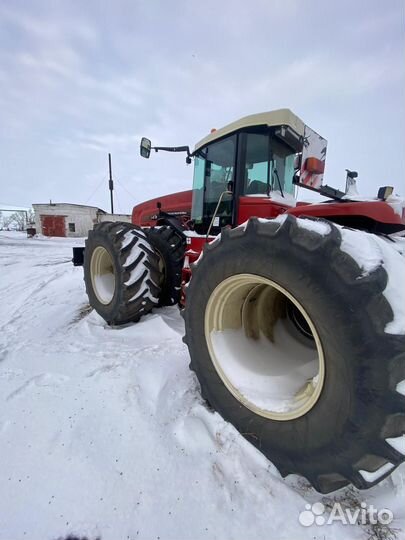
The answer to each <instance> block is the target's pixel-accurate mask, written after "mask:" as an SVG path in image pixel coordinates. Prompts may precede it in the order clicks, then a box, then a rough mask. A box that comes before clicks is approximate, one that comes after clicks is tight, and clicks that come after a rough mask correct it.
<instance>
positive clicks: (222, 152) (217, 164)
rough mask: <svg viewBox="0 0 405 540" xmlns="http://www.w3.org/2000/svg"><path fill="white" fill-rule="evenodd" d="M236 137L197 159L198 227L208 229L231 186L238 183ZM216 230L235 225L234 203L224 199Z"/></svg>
mask: <svg viewBox="0 0 405 540" xmlns="http://www.w3.org/2000/svg"><path fill="white" fill-rule="evenodd" d="M235 155H236V135H234V136H232V137H228V138H226V139H224V140H222V141H218V142H216V143H213V144H210V145H209V146H207V147H206V148H203V149H202V150H201V151H200V152H199V153H198V154H197V155H196V156H195V158H194V182H193V207H192V213H191V217H192V219H193V220H194V223H195V225H197V226H198V225H204V226H206V225H208V224H209V222H210V221H211V218H212V216H213V214H214V212H215V208H216V205H217V203H218V201H219V198H220V197H221V195H222V193H223V192H224V191H227V189H228V187H229V182H233V180H234V170H235ZM217 218H218V219H217V220H216V222H215V223H214V227H224V226H225V225H228V224H231V222H232V201H231V197H230V196H229V195H224V196H223V199H222V202H221V205H220V207H219V210H218V212H217Z"/></svg>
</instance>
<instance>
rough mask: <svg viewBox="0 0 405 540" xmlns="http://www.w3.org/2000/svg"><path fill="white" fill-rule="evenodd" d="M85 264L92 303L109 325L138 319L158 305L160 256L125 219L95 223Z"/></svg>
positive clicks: (85, 273)
mask: <svg viewBox="0 0 405 540" xmlns="http://www.w3.org/2000/svg"><path fill="white" fill-rule="evenodd" d="M83 266H84V282H85V285H86V292H87V295H88V297H89V303H90V305H91V306H92V307H93V308H94V309H95V310H96V311H97V313H98V314H99V315H100V316H101V317H102V318H103V319H104V320H105V321H106V322H107V323H108V324H114V325H121V324H126V323H129V322H136V321H138V320H139V319H140V317H141V316H142V315H145V314H147V313H149V312H150V311H151V310H152V308H153V307H154V306H156V305H157V304H158V296H159V293H160V287H159V265H158V257H157V255H156V254H155V253H154V251H153V248H152V247H151V245H150V244H149V242H148V240H147V238H146V236H145V233H144V232H143V231H142V229H141V228H139V227H137V226H135V225H132V224H131V223H121V222H114V223H113V222H103V223H99V224H97V225H95V226H94V228H93V230H92V231H89V236H88V238H87V240H86V247H85V251H84V264H83Z"/></svg>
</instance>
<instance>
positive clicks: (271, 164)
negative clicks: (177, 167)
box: [141, 109, 327, 235]
mask: <svg viewBox="0 0 405 540" xmlns="http://www.w3.org/2000/svg"><path fill="white" fill-rule="evenodd" d="M326 144H327V143H326V141H325V139H323V138H322V137H320V136H319V135H318V134H316V133H315V132H314V131H312V130H311V129H310V128H308V126H306V125H305V124H304V123H303V122H302V120H300V119H299V118H298V117H297V116H296V115H294V114H293V113H292V112H291V111H290V110H289V109H279V110H276V111H271V112H265V113H260V114H253V115H250V116H246V117H244V118H241V119H240V120H237V121H236V122H233V123H231V124H228V125H227V126H225V127H223V128H221V129H219V130H212V131H211V133H210V134H209V135H208V136H207V137H205V138H204V139H202V140H201V141H200V142H198V143H197V144H196V146H195V148H194V151H193V152H192V153H190V151H189V149H188V147H184V146H183V147H152V146H151V143H150V141H149V140H148V139H143V141H142V143H141V154H142V155H143V156H144V157H149V153H150V150H151V148H152V149H154V150H156V151H158V150H168V151H175V152H177V151H186V152H187V160H188V162H191V160H192V159H193V160H194V180H193V197H192V211H191V227H192V228H194V230H195V231H196V232H197V233H198V234H201V235H208V234H210V235H216V234H218V233H219V232H220V230H221V229H222V228H223V227H226V226H231V227H235V226H236V225H238V224H240V223H243V222H244V221H245V220H246V216H251V215H256V216H258V217H275V216H276V215H278V214H280V213H282V212H284V211H286V210H287V209H288V208H289V207H291V206H295V191H296V184H301V183H302V182H304V183H305V184H306V185H308V186H312V188H313V189H315V188H318V187H319V186H320V185H321V184H322V179H323V171H324V164H325V156H326ZM309 156H311V159H308V157H309Z"/></svg>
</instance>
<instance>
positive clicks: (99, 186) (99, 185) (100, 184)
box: [84, 178, 105, 204]
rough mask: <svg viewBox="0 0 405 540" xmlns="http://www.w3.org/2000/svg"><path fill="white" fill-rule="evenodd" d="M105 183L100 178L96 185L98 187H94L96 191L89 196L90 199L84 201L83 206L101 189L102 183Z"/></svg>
mask: <svg viewBox="0 0 405 540" xmlns="http://www.w3.org/2000/svg"><path fill="white" fill-rule="evenodd" d="M104 182H105V180H104V178H102V179H101V180H100V183H99V184H98V186H97V187H96V189H95V190H94V191H93V193H92V194H91V195H90V197H89V198H88V199H87V200H86V201H85V203H84V204H87V203H88V202H89V201H90V200H91V199H92V198H93V197H94V195H95V194H96V193H97V191H98V190H99V189H100V188H101V186H102V185H103V183H104Z"/></svg>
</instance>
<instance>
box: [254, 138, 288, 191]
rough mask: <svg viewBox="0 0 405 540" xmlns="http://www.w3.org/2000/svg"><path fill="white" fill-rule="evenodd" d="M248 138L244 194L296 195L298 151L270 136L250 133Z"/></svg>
mask: <svg viewBox="0 0 405 540" xmlns="http://www.w3.org/2000/svg"><path fill="white" fill-rule="evenodd" d="M246 138H247V139H246V159H245V181H244V188H243V194H244V195H249V196H257V195H270V192H271V191H279V192H282V193H283V194H284V193H288V194H290V195H294V184H293V176H294V158H295V152H292V150H291V149H290V148H289V147H288V146H285V145H284V144H282V143H280V142H279V141H277V140H276V139H275V138H274V137H271V136H269V135H268V134H266V133H263V134H262V133H247V134H246Z"/></svg>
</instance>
